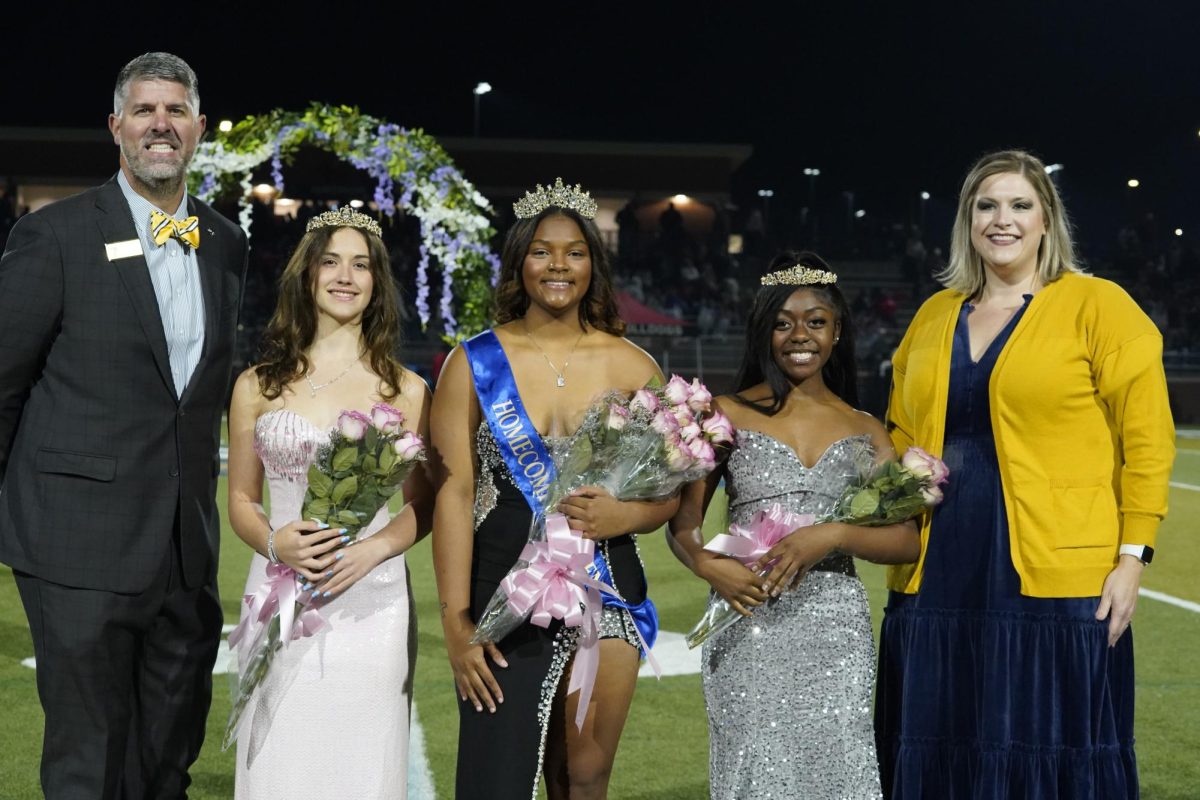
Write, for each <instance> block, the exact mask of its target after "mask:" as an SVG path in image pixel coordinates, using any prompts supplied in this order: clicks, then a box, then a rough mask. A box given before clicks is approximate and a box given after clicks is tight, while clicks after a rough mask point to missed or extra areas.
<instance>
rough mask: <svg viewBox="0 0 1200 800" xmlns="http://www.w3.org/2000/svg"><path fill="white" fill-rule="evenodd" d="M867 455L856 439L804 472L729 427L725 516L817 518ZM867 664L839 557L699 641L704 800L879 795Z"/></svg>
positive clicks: (789, 455) (774, 443)
mask: <svg viewBox="0 0 1200 800" xmlns="http://www.w3.org/2000/svg"><path fill="white" fill-rule="evenodd" d="M873 461H874V450H873V448H872V446H871V437H870V436H867V435H862V436H851V437H848V438H845V439H841V440H839V441H837V442H834V443H833V444H832V445H830V446H829V448H828V449H827V450H826V451H825V453H824V454H823V455H822V456H821V458H820V459H819V460H818V461H817V463H816V464H814V465H813V467H812V468H811V469H810V468H808V467H805V466H804V464H802V463H801V462H800V459H799V458H797V456H796V454H795V452H793V451H792V449H791V448H790V447H788V446H787V445H785V444H783V443H782V442H780V441H778V440H776V439H774V438H772V437H771V436H768V435H767V434H764V433H760V432H758V431H750V430H741V431H738V434H737V441H736V445H735V447H734V449H733V452H732V453H731V454H730V456H729V460H728V462H727V464H726V474H725V479H726V488H727V492H728V496H729V517H730V522H732V523H737V524H741V525H745V524H747V523H749V521H750V519H751V517H753V516H754V513H755V512H757V511H760V510H762V509H765V508H769V507H770V506H771V505H772V504H774V503H779V504H781V505H782V506H783V507H784V508H785V509H787V510H789V511H792V512H794V513H797V514H804V513H807V514H814V515H817V516H820V515H821V514H824V513H827V512H828V511H829V510H830V509H831V508H832V507H833V504H834V503H835V502H836V501H837V499H838V497H840V496H841V494H842V491H843V490H844V489H845V488H846V486H847V485H848V484H849V483H850V481H852V480H853V479H855V478H857V477H858V476H859V475H860V474H862V473H864V472H866V471H868V470H870V469H871V467H872V465H873ZM874 660H875V646H874V640H873V637H872V632H871V615H870V611H869V608H868V605H867V594H866V591H865V590H864V588H863V585H862V582H861V581H859V579H858V577H857V575H856V573H855V569H854V559H852V558H850V557H849V556H843V555H834V556H830V557H829V558H826V559H825V560H823V561H821V562H820V563H818V564H817V565H816V566H814V567H813V569H812V570H811V571H810V572H809V573H808V574H807V575H805V577H804V580H803V581H801V583H800V585H799V586H798V587H797V588H796V589H795V590H794V591H789V592H784V593H783V594H782V595H780V596H779V597H778V598H776V599H773V600H769V601H768V602H767V603H766V604H765V605H763V606H760V607H759V608H757V609H756V610H755V611H754V615H753V616H752V617H751V618H750V619H746V620H741V621H739V622H738V623H736V624H735V625H733V626H732V627H730V628H729V629H727V630H726V631H724V632H723V633H721V634H718V635H717V636H715V637H713V638H712V639H710V640H708V641H707V642H705V644H704V649H703V657H702V666H701V670H702V679H703V684H704V701H705V705H706V706H707V708H708V729H709V783H710V791H711V795H712V798H713V800H757V799H758V798H780V799H781V800H782V799H783V798H808V799H810V800H822V798H830V799H831V800H832V798H847V799H851V798H853V799H854V800H857V799H858V798H877V797H879V796H880V790H879V772H878V768H877V765H876V759H875V743H874V735H873V733H872V728H871V687H872V684H873V682H874V673H875V667H874Z"/></svg>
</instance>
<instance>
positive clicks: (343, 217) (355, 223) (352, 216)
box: [304, 206, 383, 239]
mask: <svg viewBox="0 0 1200 800" xmlns="http://www.w3.org/2000/svg"><path fill="white" fill-rule="evenodd" d="M329 227H333V228H358V229H359V230H364V231H369V232H370V233H373V234H375V235H376V236H378V237H379V238H381V239H382V238H383V228H381V227H379V223H378V222H376V221H375V220H373V219H371V218H370V217H368V216H367V215H366V214H363V213H360V212H358V211H355V210H354V209H353V208H351V207H350V206H342V207H341V208H338V209H334V210H333V211H326V212H325V213H324V214H317V215H316V216H315V217H313V218H312V219H310V220H309V221H308V227H306V228H305V229H304V232H305V233H308V232H309V231H315V230H316V229H317V228H329Z"/></svg>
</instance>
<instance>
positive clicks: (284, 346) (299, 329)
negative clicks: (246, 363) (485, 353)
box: [255, 226, 403, 400]
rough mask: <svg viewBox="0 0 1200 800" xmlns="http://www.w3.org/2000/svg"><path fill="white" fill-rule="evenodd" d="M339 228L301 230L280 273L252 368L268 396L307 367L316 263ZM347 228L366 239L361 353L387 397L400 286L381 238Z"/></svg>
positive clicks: (392, 388) (397, 371)
mask: <svg viewBox="0 0 1200 800" xmlns="http://www.w3.org/2000/svg"><path fill="white" fill-rule="evenodd" d="M339 230H341V228H335V227H332V226H330V227H325V228H317V229H315V230H312V231H309V232H308V233H306V234H304V238H302V239H301V240H300V244H298V245H296V249H295V251H294V252H293V253H292V257H291V258H290V259H289V260H288V264H287V267H285V268H284V270H283V274H282V275H280V276H279V302H278V303H277V304H276V306H275V313H274V314H273V315H272V316H271V321H270V322H268V323H267V329H266V331H265V332H264V333H263V341H262V347H261V358H260V360H259V363H258V366H257V367H256V369H255V372H256V374H257V375H258V386H259V389H260V390H261V391H262V394H263V397H265V398H267V399H268V400H274V399H275V398H276V397H279V395H280V394H282V393H283V389H284V387H285V386H287V385H288V384H289V383H291V382H292V381H294V380H297V379H298V378H300V377H301V376H302V375H304V374H306V373H307V372H308V370H309V368H310V367H311V366H312V365H311V364H310V363H309V360H308V356H307V355H306V351H307V350H308V348H309V347H311V346H312V343H313V337H315V336H316V333H317V305H316V302H315V301H314V300H313V289H314V286H315V283H316V279H317V263H318V261H319V260H320V258H321V256H322V255H323V254H324V253H325V252H326V251H327V250H328V249H329V240H330V239H332V238H333V235H334V234H335V233H336V232H337V231H339ZM352 230H355V231H358V232H359V233H361V234H362V236H363V238H364V239H366V241H367V253H368V255H369V257H370V269H371V278H372V290H371V300H370V301H369V302H368V303H367V307H366V308H365V309H364V310H363V316H362V341H363V352H364V353H365V354H367V355H368V356H369V357H370V360H371V371H372V372H374V373H375V374H376V375H378V376H379V379H380V390H379V391H380V394H381V395H382V397H383V398H384V399H386V400H390V399H392V398H394V397H395V396H396V395H397V394H399V392H400V376H401V375H402V374H403V372H402V371H401V370H402V367H401V366H400V362H399V361H398V360H397V359H396V353H397V352H399V349H400V290H399V289H398V288H397V286H396V279H395V278H394V277H393V276H392V266H391V261H390V260H389V259H388V253H387V248H386V247H384V244H383V241H382V240H381V239H380V238H379V237H378V236H376V235H374V234H373V233H370V232H368V231H365V230H362V229H360V228H353V229H352Z"/></svg>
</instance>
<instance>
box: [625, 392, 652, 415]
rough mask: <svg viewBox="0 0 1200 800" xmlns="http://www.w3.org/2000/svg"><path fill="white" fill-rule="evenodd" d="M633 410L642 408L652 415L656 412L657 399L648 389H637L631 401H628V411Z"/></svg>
mask: <svg viewBox="0 0 1200 800" xmlns="http://www.w3.org/2000/svg"><path fill="white" fill-rule="evenodd" d="M635 408H644V409H646V410H647V411H649V412H650V413H652V414H653V413H654V412H655V411H657V410H658V398H657V397H655V396H654V392H652V391H650V390H649V389H638V390H637V391H636V392H634V393H633V399H632V400H630V401H629V410H630V411H632V410H634V409H635Z"/></svg>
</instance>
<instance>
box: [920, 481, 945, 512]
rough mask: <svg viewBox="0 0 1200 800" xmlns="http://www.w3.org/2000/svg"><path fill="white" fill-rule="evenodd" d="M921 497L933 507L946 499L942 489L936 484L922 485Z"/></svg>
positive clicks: (926, 503)
mask: <svg viewBox="0 0 1200 800" xmlns="http://www.w3.org/2000/svg"><path fill="white" fill-rule="evenodd" d="M921 498H922V499H923V500H924V501H925V505H927V506H929V507H930V508H932V507H933V506H936V505H937V504H938V503H940V502H942V500H944V499H945V495H943V494H942V490H941V489H939V488H938V487H936V486H922V487H921Z"/></svg>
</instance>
